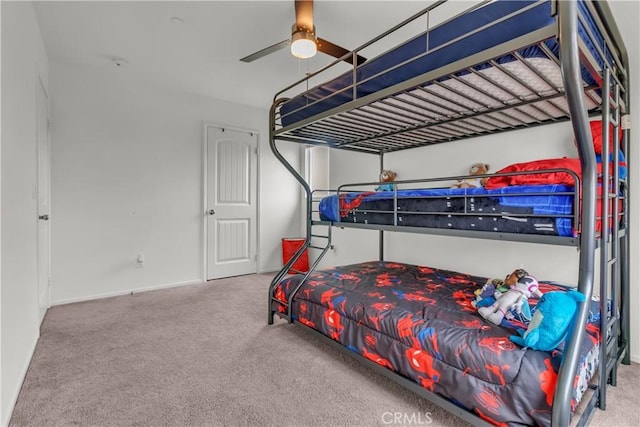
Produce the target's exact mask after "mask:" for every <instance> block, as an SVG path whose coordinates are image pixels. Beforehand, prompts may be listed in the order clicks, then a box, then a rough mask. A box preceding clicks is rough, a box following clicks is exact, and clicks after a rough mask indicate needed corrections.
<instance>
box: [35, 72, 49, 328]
mask: <svg viewBox="0 0 640 427" xmlns="http://www.w3.org/2000/svg"><path fill="white" fill-rule="evenodd" d="M40 88H42V92H43V94H44V97H45V99H44V104H45V106H46V112H45V114H46V122H47V124H46V131H45V138H46V145H47V158H46V159H45V161H46V163H47V167H46V172H47V177H46V182H47V188H46V194H47V208H48V212H46V214H48V215H49V217H51V125H50V124H51V107H50V103H49V102H50V97H49V90H48V88H47V86H46V85H45V83H44V79H43V77H42V73H41V70H40V67H39V64H38V65H37V66H36V181H37V182H36V186H37V190H36V192H37V202H36V217H38V216H39V215H40V174H41V173H42V167H41V165H42V163H41V162H42V156H41V153H40V142H39V140H40V135H39V122H40V119H41V118H40V106H39V97H40V95H39V93H40ZM40 221H41V220H40V219H39V218H37V219H36V223H37V227H36V230H37V235H38V239H37V246H38V255H37V257H38V272H37V274H38V286H37V295H38V297H37V300H36V305H37V308H38V318H39V324H42V321H43V320H44V317H45V315H46V313H47V310H48V309H49V308H50V307H51V221H50V220H48V221H47V224H46V227H47V229H46V234H47V241H46V247H45V248H41V245H42V242H41V240H40V227H41V223H40ZM41 250H44V251H45V252H46V258H47V260H48V261H47V265H46V269H47V271H46V272H45V274H46V276H47V277H46V284H45V287H46V306H45V307H44V311H43V312H42V313H41V312H40V309H41V307H40V296H41V293H42V289H41V288H40V285H41V280H42V278H41V275H42V274H43V272H42V271H40V255H41V253H40V251H41Z"/></svg>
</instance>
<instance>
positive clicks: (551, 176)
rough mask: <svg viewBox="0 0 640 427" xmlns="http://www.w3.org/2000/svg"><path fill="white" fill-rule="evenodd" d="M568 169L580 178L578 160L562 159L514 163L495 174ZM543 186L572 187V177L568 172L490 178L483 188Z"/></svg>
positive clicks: (573, 182) (573, 183)
mask: <svg viewBox="0 0 640 427" xmlns="http://www.w3.org/2000/svg"><path fill="white" fill-rule="evenodd" d="M560 168H562V169H569V170H571V171H573V172H575V173H576V174H577V175H578V177H581V176H582V174H581V168H580V159H573V158H568V157H563V158H561V159H544V160H535V161H532V162H524V163H514V164H512V165H509V166H507V167H505V168H502V169H500V170H499V171H497V172H496V174H499V173H511V172H526V171H532V172H533V171H542V170H545V169H560ZM544 184H565V185H570V186H574V185H575V181H574V178H573V176H572V175H571V174H570V173H568V172H545V173H535V174H523V175H511V176H492V177H490V178H489V179H488V180H487V184H486V185H485V188H488V189H492V188H502V187H507V186H510V185H544Z"/></svg>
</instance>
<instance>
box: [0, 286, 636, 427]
mask: <svg viewBox="0 0 640 427" xmlns="http://www.w3.org/2000/svg"><path fill="white" fill-rule="evenodd" d="M271 278H272V275H270V274H258V275H248V276H240V277H236V278H229V279H219V280H214V281H210V282H207V283H203V284H199V285H192V286H185V287H180V288H173V289H165V290H159V291H152V292H144V293H139V294H135V293H134V294H132V295H126V296H119V297H113V298H105V299H100V300H94V301H87V302H81V303H74V304H67V305H62V306H56V307H52V308H51V309H50V310H49V311H48V312H47V315H46V317H45V319H44V322H43V325H42V328H41V337H40V340H39V341H38V344H37V347H36V351H35V354H34V357H33V359H32V361H31V365H30V367H29V370H28V372H27V375H26V378H25V381H24V384H23V387H22V390H21V392H20V395H19V397H18V401H17V403H16V406H15V409H14V412H13V416H12V419H11V422H10V426H63V425H65V426H67V425H80V426H209V425H225V426H261V425H278V426H294V425H295V426H325V425H326V426H343V425H344V426H347V425H348V426H372V425H433V426H466V425H468V424H467V423H465V422H464V421H461V420H459V419H458V418H456V417H454V416H452V415H450V414H448V413H447V412H445V411H444V410H442V409H439V408H437V407H435V406H434V405H432V404H430V403H429V402H427V401H426V400H424V399H422V398H420V397H418V396H417V395H415V394H413V393H411V392H409V391H407V390H405V389H404V388H402V387H400V386H399V385H397V384H395V383H393V382H391V381H389V380H387V379H386V378H384V377H383V376H381V375H379V374H377V373H375V372H373V371H372V370H370V369H368V368H366V367H364V366H362V365H360V364H359V363H358V362H357V361H355V360H353V359H352V358H351V357H349V356H348V355H346V354H343V353H341V352H339V351H337V350H335V349H333V348H331V347H330V346H328V345H327V344H325V343H323V342H321V341H319V340H318V339H317V338H316V337H314V336H313V335H311V334H310V333H309V332H308V331H305V330H304V329H303V328H301V327H298V326H294V325H289V324H287V323H286V322H285V321H282V320H279V319H276V322H275V325H272V326H269V325H267V310H266V304H267V288H268V285H269V282H270V280H271ZM638 384H640V365H637V364H633V365H632V366H621V368H620V372H619V382H618V387H615V388H613V387H611V388H610V389H609V390H610V392H609V407H608V409H607V411H606V412H603V411H597V412H596V415H595V417H594V418H593V420H592V423H591V425H595V426H614V425H618V426H631V425H640V417H639V416H638V413H637V411H636V402H635V401H634V399H633V396H634V395H633V392H634V391H635V390H636V389H637V387H638Z"/></svg>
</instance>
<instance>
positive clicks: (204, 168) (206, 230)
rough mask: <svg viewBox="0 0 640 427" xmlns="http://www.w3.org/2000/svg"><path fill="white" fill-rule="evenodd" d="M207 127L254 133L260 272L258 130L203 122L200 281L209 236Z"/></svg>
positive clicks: (203, 270) (257, 247)
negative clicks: (255, 143)
mask: <svg viewBox="0 0 640 427" xmlns="http://www.w3.org/2000/svg"><path fill="white" fill-rule="evenodd" d="M209 128H216V129H228V130H231V131H234V132H245V133H249V134H253V135H256V141H257V152H256V169H257V173H256V236H255V237H256V273H259V272H260V261H261V257H262V255H261V253H260V139H261V138H260V136H261V135H260V132H259V131H258V130H256V129H251V128H241V127H237V126H227V125H224V124H220V123H215V122H213V123H212V122H205V123H204V125H203V129H204V132H203V135H204V138H203V139H204V141H203V144H202V206H201V207H200V215H201V216H202V242H201V248H202V259H201V261H202V281H203V282H206V281H207V277H208V275H207V264H208V259H209V249H208V247H207V243H208V242H207V239H208V238H209V225H208V221H207V205H208V203H209V200H208V197H207V194H208V190H209V182H208V179H209V176H208V166H209V165H208V158H209V157H208V156H209V147H208V145H209V144H208V143H209Z"/></svg>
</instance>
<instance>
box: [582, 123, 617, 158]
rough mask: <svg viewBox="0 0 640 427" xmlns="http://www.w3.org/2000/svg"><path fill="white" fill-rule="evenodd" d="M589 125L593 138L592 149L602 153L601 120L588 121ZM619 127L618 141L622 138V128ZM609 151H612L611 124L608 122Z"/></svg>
mask: <svg viewBox="0 0 640 427" xmlns="http://www.w3.org/2000/svg"><path fill="white" fill-rule="evenodd" d="M589 126H590V127H591V139H592V140H593V149H594V150H595V152H596V154H602V120H593V121H591V122H589ZM618 129H619V132H618V133H619V135H618V141H620V140H621V139H622V128H618ZM609 139H610V141H609V142H610V144H609V152H612V151H613V125H612V124H609Z"/></svg>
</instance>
